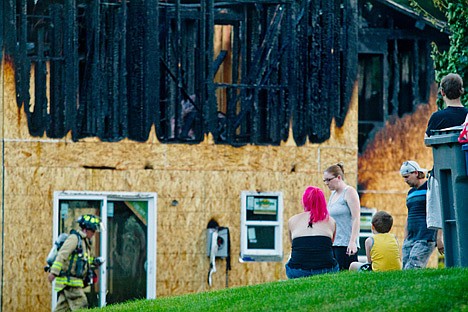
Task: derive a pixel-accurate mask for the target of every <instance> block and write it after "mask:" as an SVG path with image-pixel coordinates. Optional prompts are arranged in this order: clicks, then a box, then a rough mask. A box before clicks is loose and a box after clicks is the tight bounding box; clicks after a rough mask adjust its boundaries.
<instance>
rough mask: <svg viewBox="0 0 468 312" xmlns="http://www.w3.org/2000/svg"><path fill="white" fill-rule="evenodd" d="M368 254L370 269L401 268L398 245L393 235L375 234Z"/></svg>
mask: <svg viewBox="0 0 468 312" xmlns="http://www.w3.org/2000/svg"><path fill="white" fill-rule="evenodd" d="M373 239H374V244H373V245H372V248H371V251H370V254H371V260H372V271H376V272H379V271H380V272H381V271H391V270H401V262H400V247H399V246H398V242H397V239H396V237H395V235H393V234H390V233H382V234H375V235H374V236H373Z"/></svg>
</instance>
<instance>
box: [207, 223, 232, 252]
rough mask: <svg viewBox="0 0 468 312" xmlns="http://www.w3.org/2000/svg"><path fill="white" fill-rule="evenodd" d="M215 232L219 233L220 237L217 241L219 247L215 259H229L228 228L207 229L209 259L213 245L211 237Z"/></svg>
mask: <svg viewBox="0 0 468 312" xmlns="http://www.w3.org/2000/svg"><path fill="white" fill-rule="evenodd" d="M215 231H218V237H217V239H216V243H217V245H218V248H217V249H216V250H217V251H216V255H215V257H217V258H227V256H228V254H229V253H228V250H229V249H228V248H229V236H228V235H229V232H228V231H229V230H228V229H227V228H222V229H219V230H217V229H207V230H206V255H207V256H208V257H209V256H210V253H211V243H212V239H211V236H212V235H213V233H214V232H215Z"/></svg>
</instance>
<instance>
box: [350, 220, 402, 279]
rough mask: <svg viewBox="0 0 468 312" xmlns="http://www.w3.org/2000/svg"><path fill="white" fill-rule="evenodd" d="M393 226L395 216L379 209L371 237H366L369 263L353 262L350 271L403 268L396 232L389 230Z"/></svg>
mask: <svg viewBox="0 0 468 312" xmlns="http://www.w3.org/2000/svg"><path fill="white" fill-rule="evenodd" d="M392 226H393V217H392V216H391V215H390V214H389V213H387V212H385V211H379V212H377V213H376V214H375V215H374V216H373V217H372V233H373V234H374V235H373V236H371V237H368V238H367V239H366V243H365V245H366V255H367V261H368V262H367V263H362V262H352V263H351V264H350V266H349V270H350V271H376V272H382V271H391V270H401V261H400V259H401V257H400V246H399V245H398V240H397V238H396V236H395V235H394V234H390V233H389V231H390V230H391V228H392Z"/></svg>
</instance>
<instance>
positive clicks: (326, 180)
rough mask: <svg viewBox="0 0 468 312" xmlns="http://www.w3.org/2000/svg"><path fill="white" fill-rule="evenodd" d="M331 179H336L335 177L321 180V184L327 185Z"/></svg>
mask: <svg viewBox="0 0 468 312" xmlns="http://www.w3.org/2000/svg"><path fill="white" fill-rule="evenodd" d="M333 179H336V177H333V178H329V179H323V183H329V182H330V181H331V180H333Z"/></svg>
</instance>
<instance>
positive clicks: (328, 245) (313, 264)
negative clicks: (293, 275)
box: [288, 236, 337, 270]
mask: <svg viewBox="0 0 468 312" xmlns="http://www.w3.org/2000/svg"><path fill="white" fill-rule="evenodd" d="M336 263H337V262H336V260H335V258H334V257H333V251H332V240H331V238H330V237H327V236H302V237H296V238H294V239H293V241H292V253H291V259H290V260H289V264H288V265H289V267H291V268H293V269H303V270H318V269H329V268H332V267H334V266H335V265H336Z"/></svg>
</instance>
